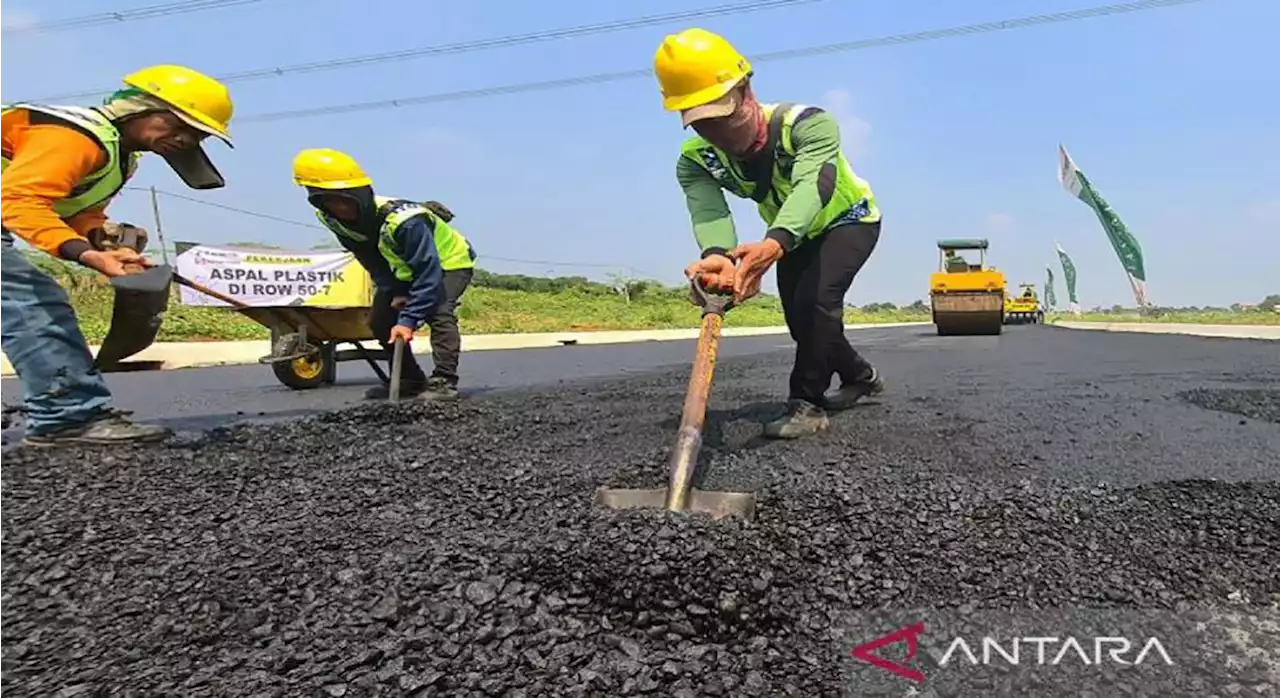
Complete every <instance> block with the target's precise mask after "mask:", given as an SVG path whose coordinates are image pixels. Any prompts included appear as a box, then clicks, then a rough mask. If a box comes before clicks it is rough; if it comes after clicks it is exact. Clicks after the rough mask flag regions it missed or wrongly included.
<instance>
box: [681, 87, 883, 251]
mask: <svg viewBox="0 0 1280 698" xmlns="http://www.w3.org/2000/svg"><path fill="white" fill-rule="evenodd" d="M762 106H763V107H764V116H765V119H770V118H772V116H773V113H774V110H775V109H777V107H778V105H776V104H765V105H762ZM808 108H809V107H808V106H806V105H804V104H797V105H794V106H792V107H791V108H790V109H789V110H787V113H786V114H785V115H784V117H783V120H782V129H781V133H780V134H779V137H778V142H777V144H776V147H775V149H774V157H773V173H772V185H771V187H770V190H771V192H770V195H769V196H767V197H766V198H765V199H764V201H758V202H757V203H756V210H757V211H759V213H760V218H762V219H763V220H764V223H765V225H773V221H774V219H775V218H777V217H778V211H779V210H780V209H781V208H782V204H783V202H785V201H786V200H787V197H788V196H790V195H791V168H792V167H793V166H794V165H795V159H796V150H795V146H794V144H793V143H792V142H791V131H792V128H793V127H794V126H795V123H796V118H797V117H799V116H800V114H802V113H803V112H804V110H806V109H808ZM680 150H681V152H682V153H683V154H684V156H685V157H688V158H689V159H691V160H693V161H694V162H695V163H697V164H699V165H701V166H702V168H703V169H705V170H706V171H707V172H709V173H710V174H711V176H712V177H714V178H715V180H716V181H717V182H719V183H720V186H721V187H723V188H724V189H725V190H726V191H728V192H729V193H731V194H733V195H734V196H738V197H740V198H743V199H750V198H753V197H752V195H753V194H754V193H755V190H756V184H755V182H754V181H752V180H751V179H749V178H746V177H744V176H743V175H742V172H741V169H742V168H741V165H740V164H739V163H738V162H737V161H736V160H734V159H733V158H732V157H731V156H729V154H727V153H725V152H724V151H722V150H720V149H719V148H717V147H715V146H713V145H711V144H710V143H708V142H707V141H706V140H705V139H703V138H702V137H701V136H694V137H693V138H690V139H688V140H686V141H685V142H684V144H683V145H682V146H681V148H680ZM878 220H880V208H879V206H877V205H876V197H875V194H873V193H872V191H871V185H870V184H869V183H868V182H867V181H866V180H864V179H862V178H861V177H859V176H858V175H856V174H854V171H853V168H852V167H850V166H849V161H848V160H846V159H845V157H844V153H843V152H841V153H840V154H839V155H838V156H837V158H836V187H835V192H834V193H833V194H832V196H831V200H830V201H828V202H827V205H826V206H824V207H823V209H822V211H821V212H820V213H819V214H818V217H817V218H815V219H814V221H813V225H812V226H810V228H809V230H808V231H806V234H805V235H804V237H815V236H817V235H820V234H822V233H823V232H826V231H827V230H829V229H831V228H834V227H836V226H837V225H844V224H846V223H874V222H876V221H878Z"/></svg>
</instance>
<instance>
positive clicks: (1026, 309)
mask: <svg viewBox="0 0 1280 698" xmlns="http://www.w3.org/2000/svg"><path fill="white" fill-rule="evenodd" d="M1018 288H1019V289H1021V292H1020V293H1019V294H1018V295H1016V296H1013V295H1006V296H1005V299H1004V322H1005V324H1006V325H1014V324H1021V323H1024V322H1029V323H1031V324H1040V323H1042V322H1044V310H1043V309H1042V308H1041V307H1040V298H1039V297H1038V296H1037V295H1036V285H1035V284H1018Z"/></svg>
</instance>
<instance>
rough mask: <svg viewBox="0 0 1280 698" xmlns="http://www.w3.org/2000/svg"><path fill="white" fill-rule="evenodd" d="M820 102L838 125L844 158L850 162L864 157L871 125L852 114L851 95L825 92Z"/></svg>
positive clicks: (839, 90)
mask: <svg viewBox="0 0 1280 698" xmlns="http://www.w3.org/2000/svg"><path fill="white" fill-rule="evenodd" d="M822 102H823V105H824V106H825V108H826V109H827V111H829V112H831V114H832V115H834V116H835V117H836V121H838V122H839V123H840V140H841V142H842V143H843V145H844V150H845V157H848V158H849V159H851V160H852V159H854V158H857V157H859V156H862V155H865V154H866V153H867V151H868V147H867V146H868V141H869V140H870V137H871V124H869V123H867V122H866V121H864V120H863V119H861V118H859V117H858V115H857V114H856V113H854V108H853V95H851V94H849V91H848V90H843V89H832V90H827V91H826V93H825V94H823V95H822Z"/></svg>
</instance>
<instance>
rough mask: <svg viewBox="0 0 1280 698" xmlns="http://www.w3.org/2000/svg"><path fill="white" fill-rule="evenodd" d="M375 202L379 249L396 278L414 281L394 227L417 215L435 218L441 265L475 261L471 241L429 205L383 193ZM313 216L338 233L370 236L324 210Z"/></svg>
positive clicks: (458, 266)
mask: <svg viewBox="0 0 1280 698" xmlns="http://www.w3.org/2000/svg"><path fill="white" fill-rule="evenodd" d="M374 203H375V204H376V205H377V207H378V217H379V218H380V219H382V225H381V226H379V229H378V252H379V253H380V254H381V255H382V258H383V259H385V260H387V265H388V266H390V267H391V271H392V273H394V274H395V276H396V279H398V280H400V281H404V282H406V283H407V282H410V281H413V270H412V269H410V268H409V264H408V262H406V261H405V260H404V258H403V257H401V256H400V255H399V254H398V253H397V252H396V249H395V248H396V246H397V245H396V231H397V230H399V228H400V226H401V225H403V224H404V222H405V221H407V220H409V219H410V218H413V217H414V216H417V215H426V216H427V217H428V218H429V219H430V220H431V221H433V222H434V231H435V233H434V236H433V238H434V242H435V245H436V254H437V255H438V256H439V257H440V267H441V268H442V269H444V270H445V271H454V270H456V269H471V268H473V267H475V265H476V262H475V260H474V259H473V258H472V256H471V245H470V243H468V242H467V239H466V238H464V237H462V233H459V232H458V231H457V230H455V229H454V228H453V227H452V226H450V225H449V224H448V223H445V222H444V221H442V220H440V218H439V217H438V216H436V215H435V214H434V213H432V212H431V209H429V208H427V207H426V206H423V205H421V204H417V203H414V202H412V201H408V200H406V199H394V198H391V197H386V196H375V197H374ZM316 217H317V218H319V219H320V222H321V223H324V225H325V227H326V228H328V229H329V230H331V231H333V233H334V234H335V235H341V236H343V237H346V238H348V239H351V240H354V241H356V242H367V241H368V240H369V237H368V236H367V235H364V234H363V233H360V232H357V231H355V230H352V229H350V228H348V227H347V226H345V225H343V224H342V223H341V222H339V221H338V219H336V218H334V217H332V216H330V215H329V214H327V213H325V212H324V211H320V210H317V211H316Z"/></svg>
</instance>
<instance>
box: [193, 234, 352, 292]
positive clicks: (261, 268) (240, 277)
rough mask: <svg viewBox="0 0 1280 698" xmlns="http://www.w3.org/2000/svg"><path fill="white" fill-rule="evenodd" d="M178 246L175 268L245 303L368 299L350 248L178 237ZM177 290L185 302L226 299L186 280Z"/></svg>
mask: <svg viewBox="0 0 1280 698" xmlns="http://www.w3.org/2000/svg"><path fill="white" fill-rule="evenodd" d="M184 248H185V249H184ZM177 249H178V252H179V254H178V258H177V263H176V267H177V272H178V274H180V275H182V276H183V277H185V278H187V279H190V280H191V281H194V282H196V283H198V284H200V285H202V286H207V287H209V288H211V289H213V290H215V291H220V292H222V293H224V294H226V295H228V296H231V297H232V298H235V299H236V300H238V301H240V302H241V303H244V304H246V305H250V306H255V307H274V308H279V307H285V306H312V307H326V308H362V307H368V306H369V304H370V303H371V302H372V292H373V288H372V282H371V281H370V279H369V273H368V272H366V271H365V270H364V267H362V266H360V263H359V262H357V261H356V258H355V256H354V255H352V254H351V253H349V252H333V251H307V252H293V251H288V250H276V249H251V248H244V247H219V246H214V245H186V244H183V243H179V244H178V245H177ZM181 294H182V295H181V299H182V303H183V304H184V305H212V306H226V305H227V304H226V303H224V302H222V301H220V300H217V299H215V298H211V297H209V296H207V295H205V294H203V293H200V292H198V291H193V290H191V289H189V288H187V287H185V286H183V287H182V289H181Z"/></svg>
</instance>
